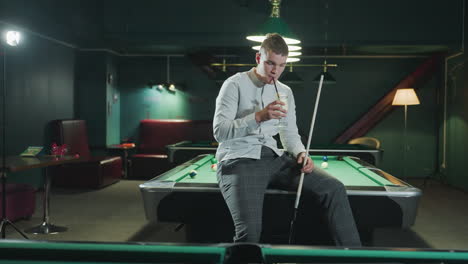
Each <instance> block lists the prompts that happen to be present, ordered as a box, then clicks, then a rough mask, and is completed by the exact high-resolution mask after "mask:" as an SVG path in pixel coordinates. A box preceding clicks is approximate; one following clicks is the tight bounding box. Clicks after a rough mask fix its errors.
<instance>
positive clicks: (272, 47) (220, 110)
mask: <svg viewBox="0 0 468 264" xmlns="http://www.w3.org/2000/svg"><path fill="white" fill-rule="evenodd" d="M287 58H288V46H287V45H286V43H285V41H284V39H283V38H282V37H281V36H280V35H278V34H268V35H267V37H266V39H265V40H264V41H263V43H262V46H261V48H260V51H259V52H258V53H257V54H256V57H255V59H256V62H257V66H256V67H255V68H252V69H251V70H250V71H248V72H241V73H237V74H236V75H234V76H232V77H230V78H228V79H227V80H226V81H225V82H224V84H223V86H222V87H221V90H220V92H219V95H218V97H217V98H216V110H215V116H214V121H213V129H214V136H215V138H216V140H217V141H218V142H219V143H220V144H219V147H218V150H217V152H216V158H217V159H218V161H219V165H218V170H217V178H218V183H219V187H220V189H221V192H222V194H223V197H224V199H225V201H226V204H227V206H228V208H229V210H230V212H231V216H232V219H233V221H234V226H235V237H234V242H252V243H258V242H259V240H260V234H261V231H262V208H263V200H264V195H265V191H266V189H267V186H274V187H275V188H281V189H286V190H296V189H297V186H298V183H299V176H300V170H302V171H303V172H305V173H306V175H305V176H304V185H303V193H304V194H312V195H313V196H314V197H317V199H319V202H320V204H321V205H323V207H324V208H325V209H326V213H327V220H328V224H329V227H330V231H331V234H332V237H333V240H334V242H335V244H336V245H338V246H360V245H361V242H360V238H359V234H358V232H357V230H356V225H355V223H354V219H353V215H352V212H351V209H350V206H349V202H348V198H347V195H346V190H345V187H344V186H343V184H342V183H341V182H339V181H338V180H336V179H335V178H334V177H332V176H330V175H329V174H327V173H326V172H325V171H323V170H321V169H319V168H314V164H313V162H312V160H311V159H310V157H309V156H308V155H305V147H304V145H303V144H302V142H301V140H300V136H299V133H298V129H297V125H296V113H295V103H294V98H293V95H292V91H291V89H290V88H289V87H288V86H286V85H284V84H282V83H281V82H279V81H278V78H279V77H280V75H281V73H282V72H283V70H284V68H285V67H286V59H287ZM274 82H276V86H277V88H278V93H280V94H286V95H288V97H287V103H286V104H285V103H283V102H281V101H278V100H277V93H276V90H275V86H274ZM285 105H288V110H285V109H284V106H285ZM281 119H282V122H285V123H286V126H285V127H281V128H280V127H279V126H278V123H279V121H280V120H281ZM278 133H279V134H280V139H281V142H282V143H283V146H284V147H285V149H286V153H283V151H281V150H279V149H278V148H277V142H276V141H275V139H274V138H273V136H275V135H276V134H278ZM304 158H306V159H307V162H306V165H305V166H304V167H303V168H301V167H302V162H303V159H304Z"/></svg>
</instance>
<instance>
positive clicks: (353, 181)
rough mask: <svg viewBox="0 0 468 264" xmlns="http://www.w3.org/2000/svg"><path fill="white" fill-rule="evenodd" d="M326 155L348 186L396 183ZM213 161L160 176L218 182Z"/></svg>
mask: <svg viewBox="0 0 468 264" xmlns="http://www.w3.org/2000/svg"><path fill="white" fill-rule="evenodd" d="M326 157H327V158H328V167H327V168H326V169H325V170H326V171H327V172H328V173H330V174H331V175H333V176H335V177H336V178H338V179H339V180H340V181H341V182H342V183H343V184H344V185H346V186H348V187H351V186H368V187H374V186H376V187H384V186H393V185H394V184H393V183H392V182H391V181H390V180H388V179H386V178H384V177H381V176H380V175H378V174H377V173H375V169H374V168H373V167H369V166H363V165H361V164H360V163H358V162H356V161H355V160H353V158H351V157H340V156H326ZM311 158H312V160H313V162H314V164H315V166H317V167H320V166H321V163H322V158H323V156H311ZM213 163H217V160H216V158H215V157H214V156H213V155H206V156H204V157H203V158H201V159H199V160H197V161H196V162H194V163H193V164H191V165H190V166H188V167H186V168H184V169H182V170H180V171H178V172H175V173H169V174H165V175H164V176H163V177H160V178H159V180H160V181H172V182H176V183H187V184H189V183H195V184H198V183H217V180H216V171H215V170H213V169H211V165H212V164H213ZM193 170H195V171H196V172H197V175H196V176H194V177H190V176H189V174H190V172H191V171H193Z"/></svg>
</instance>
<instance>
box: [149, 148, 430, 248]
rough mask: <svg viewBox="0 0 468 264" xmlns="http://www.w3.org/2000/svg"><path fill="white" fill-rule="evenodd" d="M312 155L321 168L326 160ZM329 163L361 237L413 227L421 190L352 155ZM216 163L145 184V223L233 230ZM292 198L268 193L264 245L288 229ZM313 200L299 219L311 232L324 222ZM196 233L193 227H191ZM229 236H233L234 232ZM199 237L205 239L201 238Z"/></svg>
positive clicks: (199, 162)
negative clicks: (192, 174)
mask: <svg viewBox="0 0 468 264" xmlns="http://www.w3.org/2000/svg"><path fill="white" fill-rule="evenodd" d="M311 157H312V159H313V160H314V162H315V163H316V164H317V165H318V164H320V163H321V159H322V157H323V156H311ZM328 159H329V161H328V163H329V166H328V168H327V169H326V170H327V171H328V172H329V173H330V174H331V175H333V176H335V177H336V178H337V179H339V180H340V181H342V182H343V184H344V185H345V186H346V189H347V193H348V197H349V200H350V204H351V207H352V210H353V214H354V217H355V219H356V223H357V225H358V227H359V228H360V230H362V232H363V233H364V232H366V234H367V235H369V232H370V233H371V232H372V230H373V229H374V228H376V227H401V228H406V227H409V226H411V225H412V224H414V221H415V218H416V213H417V208H418V203H419V199H420V196H421V191H420V190H419V189H418V188H415V187H412V186H410V185H409V184H407V183H405V182H403V181H401V180H399V179H397V178H396V177H394V176H392V175H390V174H388V173H386V172H384V171H382V170H380V169H378V168H376V167H374V166H372V165H370V164H368V163H366V162H364V161H362V160H360V159H353V158H351V157H348V156H328ZM213 163H216V160H215V158H214V156H213V155H212V154H204V155H200V156H198V157H196V158H194V159H192V160H189V161H187V162H185V163H183V164H181V165H179V166H177V167H175V168H173V169H172V170H170V171H168V172H166V173H164V174H161V175H159V176H157V177H155V178H154V179H152V180H150V181H147V182H145V183H143V184H141V185H140V191H141V193H142V196H143V203H144V208H145V212H146V217H147V219H148V220H151V221H165V222H178V223H184V224H187V225H189V226H192V227H193V226H200V225H201V226H203V225H207V224H208V223H209V226H210V228H212V229H213V230H214V228H216V226H219V230H217V231H216V232H213V233H215V234H221V233H223V231H224V230H226V227H228V229H229V226H230V225H232V219H231V218H230V215H229V211H228V209H227V206H226V205H225V203H224V200H223V198H222V195H221V193H220V191H219V187H218V184H217V182H216V172H215V171H213V170H212V169H211V165H212V164H213ZM318 166H319V165H318ZM192 170H196V171H197V175H196V176H195V177H193V178H192V177H190V176H189V173H190V171H192ZM294 199H295V192H289V191H284V190H276V189H269V190H267V194H266V196H265V208H264V219H273V220H271V221H268V223H269V224H270V225H271V226H268V224H267V223H265V224H266V225H265V224H264V225H265V226H266V230H270V231H271V232H269V231H265V233H266V234H267V235H266V236H270V237H268V239H266V242H271V240H275V238H272V237H271V236H275V234H274V232H276V231H278V230H283V231H287V230H289V229H288V228H289V225H288V224H289V222H290V216H291V215H292V212H293V207H294V206H293V204H294ZM312 200H313V199H306V198H304V199H302V200H301V207H300V208H299V212H300V213H301V211H302V212H303V215H304V216H303V218H301V219H307V220H304V224H305V225H307V226H308V227H309V228H310V226H311V225H317V226H321V224H323V223H315V222H314V221H313V219H320V217H317V215H318V212H320V209H319V207H318V205H316V204H315V203H314V202H313V201H312ZM278 212H280V213H278ZM278 214H279V215H278ZM311 219H312V220H311ZM317 221H318V220H317ZM271 222H273V223H271ZM299 222H300V221H299V218H298V223H299ZM221 223H226V224H224V225H221ZM229 223H231V224H229ZM298 226H300V225H299V224H298ZM199 228H201V227H199ZM199 228H198V229H199ZM203 228H206V227H203ZM193 229H195V228H191V230H193ZM264 229H265V228H264ZM317 229H322V230H323V228H317ZM199 232H201V231H199ZM195 233H196V232H195ZM228 233H232V230H229V232H228ZM299 233H300V232H299ZM200 236H202V237H203V235H202V234H200ZM229 237H230V235H226V236H222V239H221V238H219V239H221V240H223V239H228V240H227V241H229ZM193 239H194V241H193V242H200V241H199V240H198V239H200V237H197V236H194V238H193ZM212 241H216V240H212ZM275 241H277V240H275ZM279 242H282V240H280V241H279Z"/></svg>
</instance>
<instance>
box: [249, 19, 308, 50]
mask: <svg viewBox="0 0 468 264" xmlns="http://www.w3.org/2000/svg"><path fill="white" fill-rule="evenodd" d="M268 33H278V34H280V35H281V36H283V38H284V41H286V44H288V45H290V44H299V43H301V41H300V40H299V39H298V38H297V37H296V36H295V35H294V34H293V33H292V32H291V31H290V30H289V27H288V25H287V24H286V23H285V22H284V21H283V19H281V18H280V17H269V18H268V20H267V21H266V22H265V23H264V24H263V25H262V26H261V27H260V30H259V31H258V32H255V33H252V34H249V35H248V36H247V39H248V40H251V41H255V42H263V40H264V39H265V36H266V34H268Z"/></svg>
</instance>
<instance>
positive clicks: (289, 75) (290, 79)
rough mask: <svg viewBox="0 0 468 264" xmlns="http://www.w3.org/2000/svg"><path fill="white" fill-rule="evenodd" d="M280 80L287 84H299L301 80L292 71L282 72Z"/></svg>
mask: <svg viewBox="0 0 468 264" xmlns="http://www.w3.org/2000/svg"><path fill="white" fill-rule="evenodd" d="M281 81H282V82H284V83H288V84H299V83H302V82H303V80H302V78H301V77H300V76H299V75H298V74H297V73H296V72H293V71H292V72H291V71H288V72H285V73H283V76H281Z"/></svg>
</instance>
